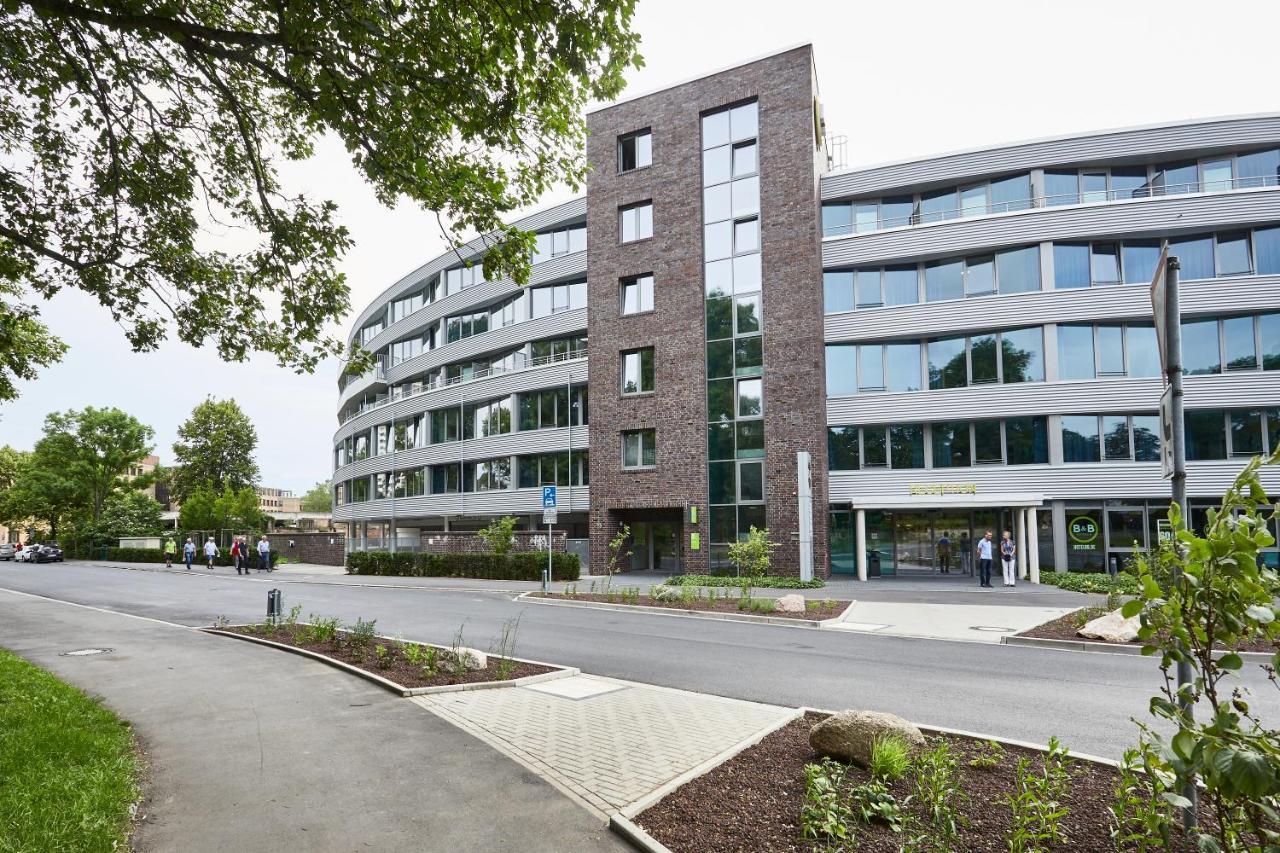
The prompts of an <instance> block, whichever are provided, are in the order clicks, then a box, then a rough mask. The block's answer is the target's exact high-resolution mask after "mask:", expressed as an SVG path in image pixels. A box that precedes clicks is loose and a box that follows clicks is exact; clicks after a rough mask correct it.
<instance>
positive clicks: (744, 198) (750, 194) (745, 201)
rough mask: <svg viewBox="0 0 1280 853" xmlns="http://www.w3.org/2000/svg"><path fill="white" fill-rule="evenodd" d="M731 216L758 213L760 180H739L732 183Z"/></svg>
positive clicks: (756, 178)
mask: <svg viewBox="0 0 1280 853" xmlns="http://www.w3.org/2000/svg"><path fill="white" fill-rule="evenodd" d="M732 195H733V215H734V216H750V215H751V214H753V213H759V212H760V178H758V177H755V178H739V179H738V180H736V181H734V182H733V193H732Z"/></svg>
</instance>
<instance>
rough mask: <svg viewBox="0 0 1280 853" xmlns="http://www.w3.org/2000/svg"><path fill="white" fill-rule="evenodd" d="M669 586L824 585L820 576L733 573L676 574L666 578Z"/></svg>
mask: <svg viewBox="0 0 1280 853" xmlns="http://www.w3.org/2000/svg"><path fill="white" fill-rule="evenodd" d="M667 583H668V584H669V585H671V586H742V585H743V584H747V585H749V586H753V587H756V588H757V589H821V588H822V587H824V586H826V581H824V580H823V579H822V578H814V579H813V580H811V581H802V580H800V578H796V577H788V576H785V575H765V576H763V577H759V578H739V577H735V576H733V575H676V576H674V577H671V578H668V579H667Z"/></svg>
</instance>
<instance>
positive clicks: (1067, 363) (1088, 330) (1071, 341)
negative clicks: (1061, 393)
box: [1058, 324, 1095, 379]
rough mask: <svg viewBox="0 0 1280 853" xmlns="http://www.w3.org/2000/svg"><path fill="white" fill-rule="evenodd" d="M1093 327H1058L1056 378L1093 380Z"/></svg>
mask: <svg viewBox="0 0 1280 853" xmlns="http://www.w3.org/2000/svg"><path fill="white" fill-rule="evenodd" d="M1094 376H1095V373H1094V363H1093V326H1073V325H1066V324H1064V325H1060V326H1058V378H1059V379H1093V378H1094Z"/></svg>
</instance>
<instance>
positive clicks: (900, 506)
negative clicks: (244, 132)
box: [334, 46, 1280, 577]
mask: <svg viewBox="0 0 1280 853" xmlns="http://www.w3.org/2000/svg"><path fill="white" fill-rule="evenodd" d="M821 115H822V114H821V108H820V100H819V96H818V86H817V78H816V74H815V71H814V59H813V54H812V51H811V49H810V48H809V47H808V46H804V47H799V48H795V49H792V50H788V51H785V52H782V53H779V54H776V55H773V56H769V57H766V58H764V59H760V60H757V61H754V62H751V63H748V64H745V65H742V66H739V67H736V68H732V69H729V70H727V71H724V72H720V73H717V74H713V75H711V76H708V77H704V78H701V79H698V80H695V81H692V82H689V83H685V84H682V85H679V86H675V87H672V88H669V89H666V90H663V91H660V92H657V93H654V94H650V95H646V96H643V97H637V98H633V99H630V100H627V101H624V102H622V103H618V104H615V105H613V106H610V107H607V108H605V109H602V110H599V111H597V112H594V113H592V114H590V115H589V116H588V128H589V132H590V141H589V143H588V150H587V156H588V159H589V161H590V163H591V166H592V172H591V176H590V179H589V181H588V185H587V192H586V197H585V198H580V199H575V200H573V201H571V202H568V203H566V204H563V205H560V206H558V207H555V208H552V209H549V210H545V211H542V212H539V213H537V214H535V215H533V216H530V217H527V218H526V219H524V220H522V221H521V222H520V223H519V225H520V226H521V227H523V228H526V229H529V230H533V231H536V232H537V233H538V253H537V256H536V257H535V259H534V265H533V274H532V282H531V284H530V286H529V287H527V288H521V287H517V286H516V285H514V284H513V283H511V282H509V281H497V282H486V281H483V276H482V275H481V273H480V269H479V267H478V266H476V265H472V266H467V265H465V264H464V263H462V262H460V260H459V255H457V254H455V253H449V254H447V255H443V256H441V257H439V258H436V259H434V260H432V261H430V262H428V263H427V264H425V265H424V266H422V267H421V268H419V269H417V270H415V271H414V272H413V273H411V274H410V275H408V276H405V277H404V278H403V279H401V280H400V281H399V282H396V283H395V284H394V285H392V286H391V287H390V288H388V289H387V290H386V291H385V292H384V293H383V294H382V295H381V296H380V297H379V298H378V299H377V300H376V301H375V302H374V303H373V304H372V305H370V306H369V307H368V308H367V309H365V311H364V312H363V313H362V314H361V315H360V317H359V319H358V321H357V323H356V326H355V329H354V331H353V333H352V338H353V339H354V340H358V341H360V342H361V343H363V344H364V345H365V346H367V347H368V348H370V349H372V350H374V351H376V352H377V353H378V356H379V364H378V367H377V368H376V370H375V371H373V372H371V373H370V374H368V375H365V376H359V377H348V376H344V377H342V379H341V380H340V387H341V390H340V401H339V421H340V424H341V425H340V427H339V430H338V432H337V434H336V436H335V458H334V465H335V473H334V482H335V483H336V484H337V485H336V487H335V489H336V495H335V498H336V501H335V510H334V519H335V521H336V522H346V523H347V524H348V539H349V547H351V548H392V547H394V548H414V547H416V546H417V544H418V543H419V542H420V541H421V536H422V535H423V534H424V533H429V532H431V531H438V530H445V529H451V530H467V529H475V528H476V527H478V526H480V525H482V524H484V523H486V521H487V520H488V519H489V518H491V517H493V516H495V515H500V514H514V515H518V516H521V517H522V518H524V519H526V521H527V523H528V524H529V525H530V526H533V525H535V524H536V523H537V522H538V520H539V519H538V517H537V516H536V513H538V512H539V510H540V508H541V488H540V487H541V486H542V485H544V484H552V483H554V484H557V485H558V486H559V491H560V500H559V510H560V516H559V524H560V525H561V527H562V529H564V530H566V532H567V534H568V537H569V539H570V541H575V542H582V541H583V540H589V541H590V547H589V552H590V559H591V561H592V563H599V562H602V561H603V560H604V559H605V554H606V545H607V542H608V541H609V539H610V538H612V537H613V536H614V535H615V533H616V531H617V530H618V528H619V526H620V525H621V524H624V523H625V524H626V525H628V527H629V528H630V530H631V533H632V540H633V544H632V549H631V550H633V552H634V555H633V557H632V561H631V562H632V566H633V567H634V568H649V567H652V568H661V569H669V570H683V571H689V572H695V571H704V570H707V569H708V568H716V567H719V566H721V565H723V560H724V550H725V547H726V546H727V543H729V542H731V541H733V540H734V539H735V538H736V537H738V536H740V535H742V534H743V533H744V532H745V531H746V530H748V529H749V528H750V527H751V526H753V525H754V526H757V527H767V528H768V529H769V531H770V535H771V538H772V539H773V540H774V541H776V542H778V543H779V548H778V550H777V552H776V553H775V557H774V565H775V567H776V569H777V570H779V571H782V572H789V573H801V574H803V573H806V572H808V571H809V570H812V571H813V572H814V573H816V574H818V575H824V574H826V573H828V572H848V573H857V574H859V575H860V576H888V575H895V574H908V573H925V572H927V573H933V572H940V571H942V570H943V569H951V570H958V569H960V568H962V567H963V562H964V558H965V557H966V556H968V554H969V552H970V550H971V549H970V547H969V546H970V545H971V544H972V542H973V541H974V540H975V539H976V538H978V537H980V536H981V535H982V533H983V531H985V530H987V529H991V530H994V531H996V533H997V536H998V535H999V531H1000V530H1002V529H1009V530H1011V531H1013V532H1014V535H1015V538H1016V539H1017V540H1018V541H1019V542H1020V543H1021V544H1022V546H1023V547H1022V548H1020V557H1021V559H1022V560H1023V569H1024V571H1025V572H1027V573H1029V574H1031V576H1032V577H1035V576H1036V573H1038V572H1039V571H1044V570H1060V571H1061V570H1073V571H1100V570H1104V569H1105V568H1106V567H1107V565H1108V563H1109V561H1110V560H1111V559H1113V558H1114V559H1116V560H1122V559H1123V558H1124V556H1125V555H1126V554H1127V553H1130V552H1132V551H1133V550H1134V549H1135V548H1141V547H1144V546H1145V545H1147V544H1148V543H1151V542H1153V541H1154V540H1155V537H1156V536H1157V535H1158V530H1157V518H1158V517H1159V516H1160V514H1161V512H1162V510H1163V509H1164V508H1166V507H1167V504H1168V497H1167V496H1168V483H1167V481H1165V480H1163V479H1162V478H1161V474H1160V463H1159V456H1158V454H1159V426H1158V418H1157V415H1156V412H1157V407H1158V402H1159V397H1160V394H1161V391H1162V379H1161V377H1160V375H1159V363H1158V362H1159V357H1158V353H1157V346H1156V338H1155V331H1154V326H1153V324H1152V318H1151V309H1150V301H1149V292H1148V287H1147V285H1148V284H1149V282H1150V281H1151V278H1152V275H1153V273H1154V270H1155V265H1156V262H1157V259H1158V257H1159V255H1160V252H1161V249H1162V247H1164V246H1167V247H1168V249H1169V253H1170V254H1171V255H1176V256H1177V257H1178V258H1179V260H1180V263H1181V268H1182V281H1183V285H1184V286H1183V288H1182V308H1183V316H1184V323H1183V341H1184V365H1185V372H1186V375H1187V378H1186V382H1185V386H1186V405H1187V410H1188V411H1187V417H1186V425H1187V429H1188V456H1189V460H1190V461H1189V465H1188V469H1189V494H1190V495H1191V496H1192V497H1191V501H1190V502H1191V504H1192V509H1193V516H1195V517H1202V514H1203V510H1204V507H1206V506H1207V505H1209V503H1211V502H1212V501H1213V500H1214V498H1215V497H1217V496H1219V495H1220V494H1221V493H1222V491H1223V490H1224V489H1225V487H1226V486H1227V485H1228V484H1229V482H1230V480H1231V479H1232V477H1233V476H1234V474H1235V473H1236V472H1237V471H1238V469H1239V468H1240V466H1241V465H1242V462H1243V457H1247V456H1251V455H1254V454H1257V453H1262V452H1266V451H1267V450H1269V449H1270V448H1272V447H1274V446H1276V444H1277V442H1280V186H1278V183H1280V115H1268V116H1251V117H1245V118H1231V119H1207V120H1200V121H1188V122H1180V123H1176V124H1169V125H1162V126H1156V127H1146V128H1137V129H1129V130H1120V131H1106V132H1099V133H1089V134H1081V135H1073V136H1069V137H1062V138H1057V139H1048V140H1041V141H1035V142H1029V143H1019V144H1014V145H1009V146H1002V147H998V148H987V149H982V150H976V151H967V152H962V153H957V154H949V155H944V156H938V157H930V158H925V159H917V160H910V161H906V162H900V163H893V164H888V165H883V166H876V167H871V168H853V169H846V168H833V167H832V166H833V164H832V157H831V154H830V145H829V144H828V141H827V138H826V129H825V128H824V127H823V123H822V118H821ZM482 250H483V245H482V243H481V242H480V241H477V242H476V243H474V244H473V245H471V246H470V247H468V248H467V249H466V250H464V253H463V255H462V256H463V257H465V258H467V259H468V260H470V261H475V260H478V259H479V257H480V252H482ZM588 365H589V366H590V371H588ZM588 400H590V412H589V415H590V417H588ZM589 461H590V462H591V463H593V464H591V465H590V472H589V473H588V462H589ZM1264 476H1265V478H1266V482H1267V484H1268V487H1269V488H1270V487H1271V486H1275V487H1276V488H1275V491H1276V492H1280V477H1278V476H1277V475H1276V474H1275V473H1273V472H1270V471H1268V472H1266V473H1265V475H1264ZM1272 559H1275V557H1272Z"/></svg>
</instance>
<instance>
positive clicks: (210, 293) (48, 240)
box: [0, 0, 639, 491]
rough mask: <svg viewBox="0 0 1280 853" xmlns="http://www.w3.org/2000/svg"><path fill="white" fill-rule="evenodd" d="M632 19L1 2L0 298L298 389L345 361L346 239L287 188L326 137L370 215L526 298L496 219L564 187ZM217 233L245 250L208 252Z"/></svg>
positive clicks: (542, 3)
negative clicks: (475, 240)
mask: <svg viewBox="0 0 1280 853" xmlns="http://www.w3.org/2000/svg"><path fill="white" fill-rule="evenodd" d="M36 8H38V12H37V11H34V9H36ZM633 12H634V2H633V0H618V2H611V3H575V2H567V0H529V2H525V3H521V4H515V5H513V4H510V3H505V2H498V0H472V1H471V2H467V3H461V4H455V3H372V2H360V0H356V2H350V3H330V4H326V5H320V6H317V5H314V4H304V5H300V6H289V5H285V6H281V5H279V4H274V3H268V2H263V0H230V2H226V3H218V4H177V5H171V6H166V5H156V4H152V5H148V6H145V7H138V6H131V5H101V4H99V5H93V4H91V5H82V4H76V3H45V2H27V0H20V2H14V3H8V4H5V5H4V6H0V92H4V93H5V98H4V99H3V100H2V101H0V149H2V150H5V151H6V152H9V155H10V156H8V158H7V161H6V172H5V177H4V181H3V192H0V223H3V226H0V235H2V237H0V282H4V283H5V284H6V290H12V289H13V288H14V287H17V286H23V287H30V288H31V289H33V290H35V291H36V292H37V293H39V294H40V295H41V296H43V297H45V298H50V297H52V296H53V295H54V294H55V293H57V292H58V291H59V290H62V289H65V288H70V289H78V290H81V291H84V292H85V293H88V294H90V295H92V296H93V297H94V298H96V299H97V300H98V302H99V303H100V304H101V305H102V306H103V307H104V308H105V309H106V311H107V312H109V314H110V315H111V317H112V319H114V321H115V322H116V323H117V324H118V325H119V326H120V327H121V328H122V329H123V331H124V334H125V337H126V338H127V339H128V341H129V343H130V344H131V345H132V347H133V348H134V349H135V350H139V351H146V350H153V349H155V348H157V347H158V346H159V344H160V343H161V342H162V341H163V340H164V339H165V338H166V337H167V335H168V334H169V333H170V332H173V333H175V334H176V335H178V336H180V337H181V338H182V339H184V340H186V341H187V342H189V343H191V344H192V345H194V346H201V345H204V344H206V343H207V344H209V345H210V346H212V347H214V348H215V349H216V350H217V352H218V355H219V356H221V357H222V358H223V359H227V360H235V361H243V360H245V359H247V358H248V357H249V355H250V354H251V353H252V352H253V351H255V350H257V351H263V352H268V353H271V354H272V355H274V356H275V357H276V358H277V359H278V361H279V362H280V363H281V364H282V365H284V366H286V367H290V368H295V369H299V370H311V369H314V367H315V366H316V364H317V363H318V362H319V361H320V360H321V359H322V358H324V357H325V356H328V355H339V356H341V355H344V354H349V353H347V352H346V350H345V347H344V346H343V343H342V342H341V341H340V340H337V339H334V338H332V337H329V336H328V334H327V329H328V328H329V327H330V325H331V323H332V322H333V321H334V320H336V319H338V318H340V317H342V316H343V315H345V314H346V313H347V311H348V309H349V304H350V298H349V297H350V294H349V288H348V285H347V282H346V280H345V277H344V276H343V274H342V272H341V260H342V257H343V255H344V253H345V252H346V251H347V250H348V249H349V248H350V247H351V237H350V234H349V233H348V232H347V230H346V228H344V227H343V226H342V225H340V224H339V222H338V219H337V208H336V206H335V205H334V204H333V203H332V202H330V201H328V200H324V199H322V198H315V197H313V196H310V195H308V194H306V193H303V192H299V191H298V190H297V189H296V188H294V187H291V186H286V185H285V184H284V183H283V182H282V181H281V180H280V177H279V170H280V167H281V165H282V164H284V163H286V162H288V161H298V160H303V159H305V158H307V157H309V156H311V155H312V154H313V153H314V150H315V145H316V143H317V142H318V141H319V140H320V139H322V138H330V139H334V140H336V141H337V143H338V144H339V145H341V148H342V150H345V151H346V152H348V154H349V156H350V157H351V160H352V165H353V166H354V167H355V168H356V169H357V170H358V171H359V172H360V173H361V174H362V175H363V176H364V178H365V179H366V180H368V181H369V182H370V184H371V187H372V190H373V193H374V195H375V196H376V197H377V198H378V200H379V201H381V202H382V203H384V204H387V205H389V206H390V205H394V204H395V203H397V202H399V201H401V200H403V199H408V200H410V201H412V202H415V203H417V204H419V205H421V206H422V207H423V208H424V209H426V210H431V211H438V212H439V213H440V215H441V218H442V219H443V220H444V221H445V222H447V223H448V224H449V225H448V230H447V232H446V236H447V238H448V242H450V244H452V245H458V246H461V245H462V239H461V235H462V234H463V233H479V234H484V235H487V242H488V243H489V244H490V248H489V251H488V252H487V254H486V256H485V259H484V264H485V271H486V274H487V277H488V278H490V279H491V280H496V279H497V278H499V277H501V276H503V275H509V276H511V277H512V278H514V279H515V280H516V281H518V282H521V283H523V282H524V281H526V280H527V277H528V268H529V250H530V248H531V246H532V235H530V234H527V233H525V232H521V231H519V230H517V229H515V228H513V227H510V226H507V225H506V224H504V223H503V221H502V219H503V217H504V215H506V214H509V213H510V212H511V211H513V210H517V209H521V208H525V207H528V206H530V205H532V204H534V203H535V202H536V201H537V200H538V198H539V197H540V196H542V195H543V194H544V193H545V192H546V191H547V190H548V189H550V188H551V187H553V186H559V185H567V186H569V187H570V188H571V189H578V188H580V186H581V184H582V182H583V181H584V180H585V176H586V167H585V164H584V163H583V159H582V153H581V152H582V149H583V148H584V146H585V135H586V133H585V121H584V118H583V108H584V106H585V105H586V104H587V103H589V102H606V101H609V100H611V99H613V98H614V97H615V96H616V95H618V93H619V92H621V91H622V87H623V77H622V74H623V71H624V70H625V69H626V68H627V67H628V66H630V65H637V64H639V59H638V56H637V53H636V49H637V45H638V37H637V36H636V35H634V34H632V33H631V32H630V25H631V18H632V15H633ZM210 217H212V218H213V220H214V221H215V223H216V224H218V225H219V226H220V228H219V230H222V229H223V228H225V229H226V230H230V231H232V232H233V233H234V234H236V235H238V237H237V239H236V240H234V241H232V242H231V243H227V241H225V240H218V239H212V240H211V239H209V238H208V235H207V234H206V233H205V229H206V227H207V225H208V220H209V218H210ZM16 309H17V306H14V305H12V304H10V303H9V302H8V300H5V302H4V304H3V305H0V317H5V316H10V317H12V316H17V317H19V318H27V325H25V326H23V325H19V326H18V327H17V329H18V331H19V334H17V335H9V334H4V335H0V365H4V366H5V368H6V372H13V371H17V372H18V373H19V375H22V376H28V375H30V372H31V367H30V366H31V364H32V363H37V364H39V363H43V362H46V361H48V360H50V359H52V358H53V357H54V356H55V353H56V351H57V348H58V347H59V346H60V345H59V344H56V343H54V342H50V341H49V340H48V339H47V338H46V337H45V331H44V330H43V329H42V328H41V327H40V326H38V325H32V324H31V323H30V320H29V318H30V314H29V311H25V310H24V311H21V312H19V311H18V310H16ZM12 325H13V324H12V323H11V322H6V323H5V324H4V325H2V326H0V330H8V329H10V328H11V327H12ZM361 362H362V366H363V365H364V364H367V359H362V360H361ZM5 385H8V380H7V379H6V380H5ZM218 490H219V491H221V486H220V485H219V486H218Z"/></svg>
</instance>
